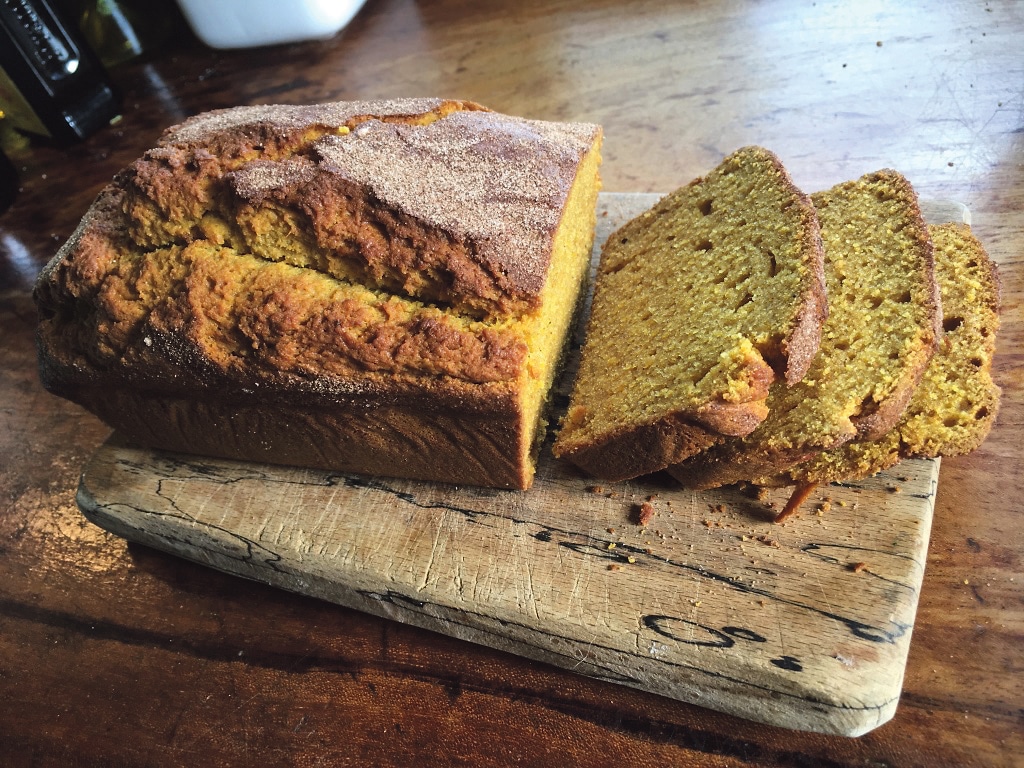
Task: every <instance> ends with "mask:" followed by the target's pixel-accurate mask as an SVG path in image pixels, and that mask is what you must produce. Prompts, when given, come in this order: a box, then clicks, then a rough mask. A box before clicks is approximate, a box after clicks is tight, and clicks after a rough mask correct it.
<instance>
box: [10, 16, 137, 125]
mask: <svg viewBox="0 0 1024 768" xmlns="http://www.w3.org/2000/svg"><path fill="white" fill-rule="evenodd" d="M0 111H3V112H4V113H5V115H6V117H7V119H8V120H10V122H11V124H13V125H14V127H16V128H18V129H19V130H21V131H24V132H27V133H33V134H36V135H40V136H46V137H49V138H52V139H53V140H54V141H57V142H60V143H69V142H74V141H80V140H82V139H84V138H86V137H87V136H89V135H91V134H92V133H95V132H96V131H97V130H99V129H100V128H102V127H103V126H105V125H107V124H109V123H111V122H113V121H114V120H116V119H117V117H118V115H119V113H120V99H119V97H118V95H117V92H116V90H115V88H114V86H113V84H112V83H111V82H110V80H109V78H108V77H107V73H106V71H105V70H104V69H103V65H102V64H101V63H100V62H99V60H98V59H97V57H96V55H95V54H94V53H93V52H92V51H91V50H90V49H89V47H88V45H86V44H85V43H83V42H82V38H81V36H80V34H79V32H78V30H77V29H76V28H75V26H74V25H73V24H68V23H67V22H65V21H64V19H63V18H62V17H60V16H59V15H58V14H57V13H55V12H54V10H53V8H52V6H51V5H50V4H49V3H48V2H47V1H46V0H0Z"/></svg>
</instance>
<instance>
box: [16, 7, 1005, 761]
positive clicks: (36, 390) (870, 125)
mask: <svg viewBox="0 0 1024 768" xmlns="http://www.w3.org/2000/svg"><path fill="white" fill-rule="evenodd" d="M484 6H487V7H484ZM1022 40H1024V5H1022V4H1020V3H1017V2H1014V1H1013V0H988V1H986V2H962V1H960V0H957V1H956V2H947V1H946V0H918V2H913V3H895V2H893V3H881V2H877V3H875V2H869V3H840V2H832V1H829V2H821V1H820V0H819V2H803V1H801V2H797V0H765V1H764V2H751V1H749V0H748V1H742V0H726V1H723V2H710V0H709V1H707V2H693V1H691V2H680V3H663V2H658V1H656V0H651V1H646V0H637V1H636V2H631V3H613V2H608V1H607V0H597V1H593V0H592V1H591V2H558V1H557V0H549V1H548V2H533V1H532V0H520V2H517V3H508V4H506V6H505V7H503V8H502V7H498V4H484V3H479V4H478V3H471V2H456V1H448V0H435V1H434V2H419V3H417V2H411V1H410V0H368V2H367V3H366V5H365V7H364V8H363V10H362V11H361V12H360V13H359V15H358V16H357V17H356V18H355V19H354V20H353V22H352V23H351V24H350V25H349V26H348V27H347V28H346V29H345V30H344V31H343V32H342V33H341V34H340V35H338V36H337V37H336V38H334V39H333V40H330V41H327V42H317V43H307V44H295V45H288V46H283V47H278V48H272V49H262V50H250V51H238V52H225V51H213V50H210V49H206V48H204V47H202V46H201V45H200V44H199V43H197V42H196V41H195V40H194V39H192V38H191V37H190V36H189V35H188V34H181V35H176V36H175V38H174V39H173V40H172V41H170V42H169V43H168V44H167V46H165V48H164V49H163V50H161V51H159V52H157V53H155V54H153V55H152V56H151V57H148V58H146V59H144V60H141V61H135V62H131V63H128V64H126V65H121V66H120V67H118V68H116V69H115V70H113V73H112V74H113V76H114V78H115V80H116V81H117V83H118V84H119V85H120V87H121V88H122V89H123V92H124V118H123V120H122V121H121V122H120V123H119V124H117V125H115V126H113V127H110V128H107V129H105V130H104V131H102V132H101V133H99V134H98V135H96V136H94V137H93V138H91V139H89V140H88V141H86V142H85V143H83V144H81V145H78V146H74V147H71V148H66V149H58V148H54V147H47V146H44V145H42V144H41V143H39V142H22V141H13V140H11V138H10V137H8V146H7V151H8V154H9V156H10V157H11V159H12V161H13V163H14V165H15V166H16V167H17V169H18V171H19V173H20V184H21V189H20V192H19V194H18V197H17V199H16V201H15V203H14V205H13V206H12V207H11V208H10V209H9V210H7V211H6V212H5V213H3V214H0V764H2V765H5V766H7V765H13V766H30V765H31V766H49V765H82V766H101V765H102V766H108V765H117V766H143V765H145V766H157V765H161V766H162V765H235V764H238V765H241V764H246V765H249V764H254V763H260V764H266V765H297V766H313V765H330V766H333V765H372V764H379V765H396V766H400V765H469V766H490V765H522V766H534V765H550V764H556V765H558V764H560V765H581V766H610V765H629V766H631V768H639V767H640V766H665V765H700V766H755V765H757V766H761V765H767V766H878V767H880V766H887V767H895V766H971V765H979V766H980V765H984V766H989V765H1024V757H1022V756H1024V655H1022V652H1024V568H1022V563H1021V558H1022V553H1024V517H1022V515H1021V513H1022V511H1024V481H1022V480H1021V473H1020V463H1021V459H1022V457H1024V440H1022V437H1021V427H1022V424H1021V422H1022V416H1024V386H1022V380H1021V358H1022V354H1024V316H1022V311H1021V299H1022V293H1024V269H1022V264H1021V258H1022V252H1024V54H1022V52H1021V51H1022V48H1021V46H1022V43H1021V41H1022ZM404 95H441V96H455V97H461V98H468V99H473V100H476V101H479V102H481V103H483V104H486V105H488V106H490V107H492V108H495V109H498V110H501V111H504V112H509V113H513V114H521V115H525V116H530V117H536V118H546V119H559V120H586V121H593V122H599V123H601V124H602V125H603V126H604V129H605V133H606V142H605V151H604V158H605V161H604V166H603V177H604V185H605V189H606V190H608V191H617V192H651V191H667V190H669V189H672V188H674V187H676V186H679V185H681V184H683V183H685V182H687V181H689V180H690V179H691V178H693V177H694V176H697V175H698V174H701V173H703V172H705V171H707V170H709V169H710V168H711V167H713V166H714V165H715V164H716V163H717V162H718V160H719V159H720V158H721V157H722V156H723V155H725V154H727V153H728V152H730V151H731V150H733V149H735V148H737V147H739V146H742V145H745V144H750V143H757V144H761V145H763V146H766V147H769V148H770V149H772V150H774V151H775V152H776V153H778V154H779V155H780V157H781V158H782V159H783V161H784V162H785V164H786V165H787V167H788V168H789V169H790V171H791V173H792V175H793V177H794V178H795V180H796V181H797V183H798V184H799V185H800V186H801V187H802V188H804V189H805V190H807V191H814V190H817V189H821V188H824V187H827V186H831V185H832V184H834V183H837V182H839V181H843V180H846V179H849V178H853V177H856V176H859V175H860V174H862V173H865V172H868V171H872V170H876V169H878V168H880V167H886V166H888V167H894V168H896V169H898V170H900V171H902V172H903V173H904V174H906V175H907V176H908V177H909V178H910V180H911V181H912V182H913V183H914V185H915V186H916V188H917V189H918V192H919V193H920V195H921V196H922V197H926V198H929V199H952V200H956V201H959V202H962V203H964V204H966V205H967V206H968V207H969V208H970V210H971V212H972V216H973V225H974V229H975V232H976V233H977V234H978V236H979V237H980V238H981V240H982V241H983V242H984V243H985V244H986V246H987V247H988V249H989V251H990V253H991V254H992V256H993V257H994V259H995V260H996V261H997V262H998V263H999V265H1000V267H1001V270H1002V272H1001V274H1002V285H1003V303H1004V306H1003V326H1002V329H1001V332H1000V336H999V345H998V353H997V357H996V365H995V375H996V378H997V381H998V383H999V384H1000V385H1001V386H1002V387H1003V406H1002V410H1001V413H1000V416H999V421H998V423H997V425H996V427H995V429H994V431H993V433H992V434H991V436H990V437H989V439H988V441H987V442H986V443H985V445H984V446H983V447H982V448H981V450H979V451H978V452H977V453H975V454H974V455H972V456H969V457H964V458H959V459H948V460H945V461H944V462H943V464H942V470H941V475H940V483H939V489H938V500H937V505H936V509H935V518H934V524H933V528H932V539H931V545H930V549H929V555H928V561H927V570H926V574H925V579H924V586H923V590H922V594H921V599H920V607H919V611H918V619H917V624H916V626H915V628H914V633H913V641H912V644H911V649H910V659H909V664H908V667H907V670H906V679H905V684H904V692H903V697H902V700H901V703H900V706H899V709H898V711H897V714H896V716H895V718H894V719H893V720H892V721H890V722H889V723H887V724H885V725H883V726H881V727H880V728H878V729H877V730H875V731H872V732H870V733H868V734H867V735H865V736H863V737H860V738H858V739H846V738H840V737H828V736H822V735H817V734H809V733H801V732H796V731H787V730H782V729H778V728H772V727H768V726H764V725H757V724H754V723H750V722H746V721H743V720H740V719H737V718H734V717H730V716H726V715H720V714H716V713H714V712H711V711H708V710H704V709H701V708H698V707H695V706H689V705H685V704H681V703H679V702H676V701H672V700H669V699H665V698H661V697H659V696H656V695H651V694H646V693H642V692H639V691H635V690H632V689H629V688H624V687H620V686H616V685H612V684H608V683H603V682H597V681H594V680H590V679H587V678H584V677H582V676H579V675H575V674H572V673H570V672H567V671H563V670H559V669H555V668H553V667H547V666H545V665H543V664H539V663H535V662H531V661H527V660H525V659H520V658H517V657H515V656H511V655H507V654H504V653H500V652H497V651H492V650H488V649H486V648H483V647H479V646H476V645H472V644H469V643H466V642H461V641H456V640H452V639H449V638H446V637H444V636H441V635H438V634H434V633H431V632H428V631H424V630H419V629H415V628H412V627H409V626H405V625H401V624H398V623H394V622H390V621H386V620H384V619H380V618H375V617H371V616H368V615H364V614H361V613H358V612H356V611H351V610H346V609H343V608H339V607H336V606H334V605H331V604H327V603H322V602H318V601H316V600H313V599H307V598H301V597H297V596H294V595H291V594H288V593H285V592H282V591H278V590H275V589H273V588H270V587H265V586H262V585H259V584H255V583H252V582H247V581H243V580H239V579H236V578H232V577H229V576H225V575H222V574H220V573H217V572H214V571H211V570H209V569H205V568H203V567H200V566H198V565H193V564H190V563H188V562H185V561H182V560H178V559H176V558H174V557H171V556H169V555H164V554H161V553H158V552H155V551H152V550H148V549H146V548H144V547H140V546H136V545H128V544H126V543H125V542H124V541H123V540H121V539H118V538H116V537H114V536H112V535H109V534H107V533H105V532H103V531H101V530H100V529H98V528H96V527H95V526H93V525H92V524H90V523H88V522H87V521H86V520H85V519H84V518H83V517H82V516H81V515H80V513H79V512H78V510H77V508H76V506H75V500H74V493H75V489H76V486H77V484H78V477H79V472H80V471H81V469H82V467H83V465H84V463H85V462H86V460H87V459H88V458H89V457H90V455H91V454H92V453H93V452H94V451H95V449H96V448H97V447H98V446H99V445H100V444H101V443H102V442H103V440H104V439H105V438H106V437H107V435H108V430H107V429H106V428H105V427H104V426H103V425H102V424H101V423H100V422H98V421H97V420H96V419H95V418H94V417H92V416H91V415H89V414H87V413H85V412H84V411H82V410H81V409H79V408H78V407H76V406H73V405H71V404H69V403H67V402H64V401H61V400H58V399H56V398H54V397H52V396H50V395H49V394H47V393H46V392H44V391H43V389H42V388H41V386H40V384H39V382H38V378H37V374H36V370H35V351H34V347H33V328H34V324H35V315H34V308H33V305H32V302H31V297H30V292H31V286H32V283H33V281H34V279H35V276H36V274H37V272H38V270H39V268H40V267H41V266H42V265H43V264H44V263H45V262H46V261H47V260H48V259H49V257H50V256H51V255H52V253H53V252H54V250H55V249H56V248H57V246H58V245H59V244H60V243H61V242H62V241H63V239H64V238H66V237H67V236H68V235H69V234H70V232H71V231H72V229H73V227H74V225H75V224H76V223H77V220H78V219H79V217H80V216H81V215H82V213H83V212H84V210H85V208H86V207H87V205H88V204H89V202H90V201H91V199H92V198H93V196H94V195H95V194H96V192H97V191H98V190H99V188H100V187H101V186H102V185H103V183H104V182H105V181H106V180H107V179H109V178H110V177H111V176H112V175H113V174H114V173H115V172H116V171H117V170H118V169H120V168H121V167H123V166H124V165H126V164H127V163H128V162H130V161H131V160H132V159H134V158H135V157H136V156H137V155H139V154H140V153H141V152H142V151H143V150H145V149H146V148H147V147H149V146H151V145H152V144H153V143H154V141H155V139H156V138H157V136H158V135H159V133H160V131H161V130H162V129H163V128H164V127H165V126H167V125H169V124H171V123H174V122H177V121H179V120H180V119H182V118H184V117H185V116H187V115H190V114H193V113H195V112H199V111H202V110H206V109H210V108H214V107H223V106H229V105H234V104H258V103H270V102H283V103H302V102H315V101H326V100H337V99H349V98H360V99H361V98H371V97H372V98H376V97H392V96H404Z"/></svg>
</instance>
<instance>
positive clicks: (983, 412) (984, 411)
mask: <svg viewBox="0 0 1024 768" xmlns="http://www.w3.org/2000/svg"><path fill="white" fill-rule="evenodd" d="M986 416H988V408H986V407H985V406H981V408H979V409H978V410H976V411H975V412H974V418H975V419H977V420H978V421H981V420H982V419H984V418H985V417H986Z"/></svg>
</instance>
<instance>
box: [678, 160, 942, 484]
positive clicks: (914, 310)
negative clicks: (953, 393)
mask: <svg viewBox="0 0 1024 768" xmlns="http://www.w3.org/2000/svg"><path fill="white" fill-rule="evenodd" d="M812 199H813V201H814V204H815V208H816V209H817V212H818V217H819V220H820V223H821V232H822V238H823V240H824V243H825V275H826V284H827V286H828V296H829V310H830V314H829V317H828V320H827V321H826V323H825V327H824V331H823V334H822V342H821V349H820V351H819V353H818V355H817V357H816V358H815V359H814V361H813V362H812V364H811V367H810V370H809V371H808V372H807V375H806V376H805V377H804V379H803V380H802V381H801V382H799V383H798V384H795V385H793V386H780V385H775V386H774V387H773V388H772V391H771V393H770V395H769V397H768V401H767V405H768V411H769V413H768V417H767V418H766V419H765V420H764V422H763V423H762V424H760V425H759V426H758V427H757V428H756V429H755V430H753V431H752V432H751V433H749V434H748V435H746V436H744V437H740V438H736V439H732V440H730V441H727V442H725V443H722V444H720V445H716V446H713V447H712V448H710V449H708V450H706V451H704V452H702V453H701V454H699V455H697V456H694V457H693V458H692V459H690V460H689V461H687V462H684V463H681V464H679V465H676V466H672V467H669V469H668V471H669V473H670V474H672V475H673V476H674V477H675V478H676V479H678V480H679V481H681V482H682V483H683V484H684V485H686V486H687V487H689V488H697V489H702V488H714V487H718V486H721V485H728V484H731V483H736V482H740V481H752V482H754V483H758V482H759V481H760V480H761V479H762V478H765V477H769V478H770V477H774V476H776V475H778V474H780V473H782V472H785V471H786V470H787V469H789V468H790V467H792V466H794V465H795V464H797V463H800V462H803V461H807V460H809V459H810V458H812V457H814V456H816V455H818V454H820V453H822V452H823V451H828V450H832V449H835V448H837V447H839V446H840V445H843V444H845V443H847V442H848V441H850V440H852V439H855V438H859V439H863V440H873V439H877V438H879V437H881V436H882V435H884V434H885V433H886V432H888V431H889V430H890V429H892V428H893V427H894V426H895V424H896V422H897V421H898V420H899V419H900V417H901V416H902V414H903V412H904V410H905V408H906V406H907V403H908V402H909V401H910V398H911V395H912V394H913V392H914V390H915V388H916V387H917V385H918V382H919V381H920V379H921V376H922V375H923V373H924V371H925V368H926V367H927V365H928V363H929V361H930V360H931V357H932V355H933V354H934V352H935V349H936V346H937V343H938V339H939V338H940V334H941V327H940V323H941V309H940V304H939V295H938V286H937V284H936V281H935V270H934V260H933V253H932V243H931V239H930V237H929V236H928V230H927V227H926V225H925V223H924V220H923V218H922V215H921V210H920V208H919V206H918V201H917V195H916V194H915V192H914V190H913V189H912V187H911V185H910V184H909V182H908V181H907V180H906V179H905V178H904V177H903V176H901V175H900V174H898V173H896V172H895V171H889V170H885V171H880V172H878V173H873V174H869V175H867V176H864V177H862V178H860V179H858V180H856V181H852V182H846V183H843V184H840V185H838V186H836V187H833V188H832V189H831V190H828V191H827V192H823V193H819V194H815V195H812Z"/></svg>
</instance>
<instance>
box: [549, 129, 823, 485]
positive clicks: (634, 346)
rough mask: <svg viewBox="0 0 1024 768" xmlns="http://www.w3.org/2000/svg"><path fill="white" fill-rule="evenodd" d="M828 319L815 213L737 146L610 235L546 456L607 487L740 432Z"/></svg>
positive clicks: (789, 380) (798, 375)
mask: <svg viewBox="0 0 1024 768" xmlns="http://www.w3.org/2000/svg"><path fill="white" fill-rule="evenodd" d="M826 314H827V308H826V300H825V292H824V275H823V271H822V245H821V238H820V233H819V228H818V222H817V218H816V216H815V212H814V208H813V206H812V204H811V202H810V200H809V198H808V197H807V196H806V195H804V194H803V193H802V192H800V191H799V190H798V189H797V188H796V187H795V186H794V184H793V182H792V180H791V179H790V178H789V176H788V174H787V173H786V171H785V170H784V168H783V167H782V164H781V163H780V162H779V160H778V158H776V157H775V156H774V155H773V154H771V153H770V152H768V151H767V150H764V149H761V148H759V147H747V148H743V149H740V150H738V151H737V152H735V153H733V154H732V155H730V156H729V157H727V158H726V159H725V160H724V161H723V162H722V163H721V165H720V166H719V167H718V168H716V169H715V170H713V171H712V172H711V173H709V174H708V175H707V176H706V177H703V178H699V179H696V180H695V181H693V182H691V183H690V184H688V185H687V186H685V187H682V188H681V189H679V190H677V191H675V192H673V193H672V194H670V195H668V196H666V197H665V198H663V199H662V200H661V201H659V202H658V203H657V204H656V205H655V206H654V207H653V208H652V209H650V210H649V211H647V212H645V213H643V214H642V215H640V216H639V217H637V218H635V219H634V220H632V221H630V222H628V223H627V224H626V225H625V226H623V227H622V228H621V229H619V230H618V231H617V232H615V233H614V234H613V235H611V237H609V239H608V241H607V243H606V244H605V245H604V247H603V249H602V254H601V261H600V264H599V267H598V273H597V281H596V286H595V291H594V298H593V304H592V309H591V315H590V319H589V322H588V325H587V333H586V340H585V344H584V348H583V351H582V356H581V361H580V368H579V373H578V375H577V378H576V381H575V384H574V389H573V392H572V394H571V398H570V403H569V407H568V410H567V413H566V416H565V418H564V420H563V422H562V425H561V429H560V431H559V433H558V436H557V439H556V441H555V444H554V448H553V450H554V453H555V455H556V456H559V457H563V458H566V459H568V460H570V461H572V462H574V463H575V464H577V465H578V466H580V467H581V468H583V469H584V470H586V471H587V472H589V473H590V474H592V475H595V476H597V477H601V478H604V479H607V480H623V479H627V478H631V477H636V476H638V475H642V474H646V473H649V472H654V471H657V470H660V469H663V468H664V467H666V466H668V465H670V464H675V463H677V462H680V461H682V460H683V459H685V458H686V457H688V456H690V455H692V454H695V453H697V452H699V451H702V450H704V449H706V448H708V447H709V446H711V445H714V444H716V443H718V442H719V441H721V440H722V439H723V437H724V436H727V435H728V436H737V435H746V434H748V433H750V432H751V431H752V430H753V429H754V428H755V427H756V426H757V425H758V424H759V423H760V422H761V421H762V420H763V419H764V418H765V416H766V415H767V413H768V410H767V408H766V404H765V400H766V398H767V396H768V392H769V388H770V386H771V384H772V382H774V381H776V380H779V381H780V384H779V385H778V386H780V387H782V388H786V387H788V386H791V385H793V384H795V383H796V382H798V381H800V380H801V379H802V378H803V377H804V375H805V373H806V371H807V370H808V367H809V366H810V365H811V361H812V360H813V358H814V356H815V352H816V351H817V349H818V343H819V337H820V333H821V326H822V322H823V320H824V318H825V316H826Z"/></svg>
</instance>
